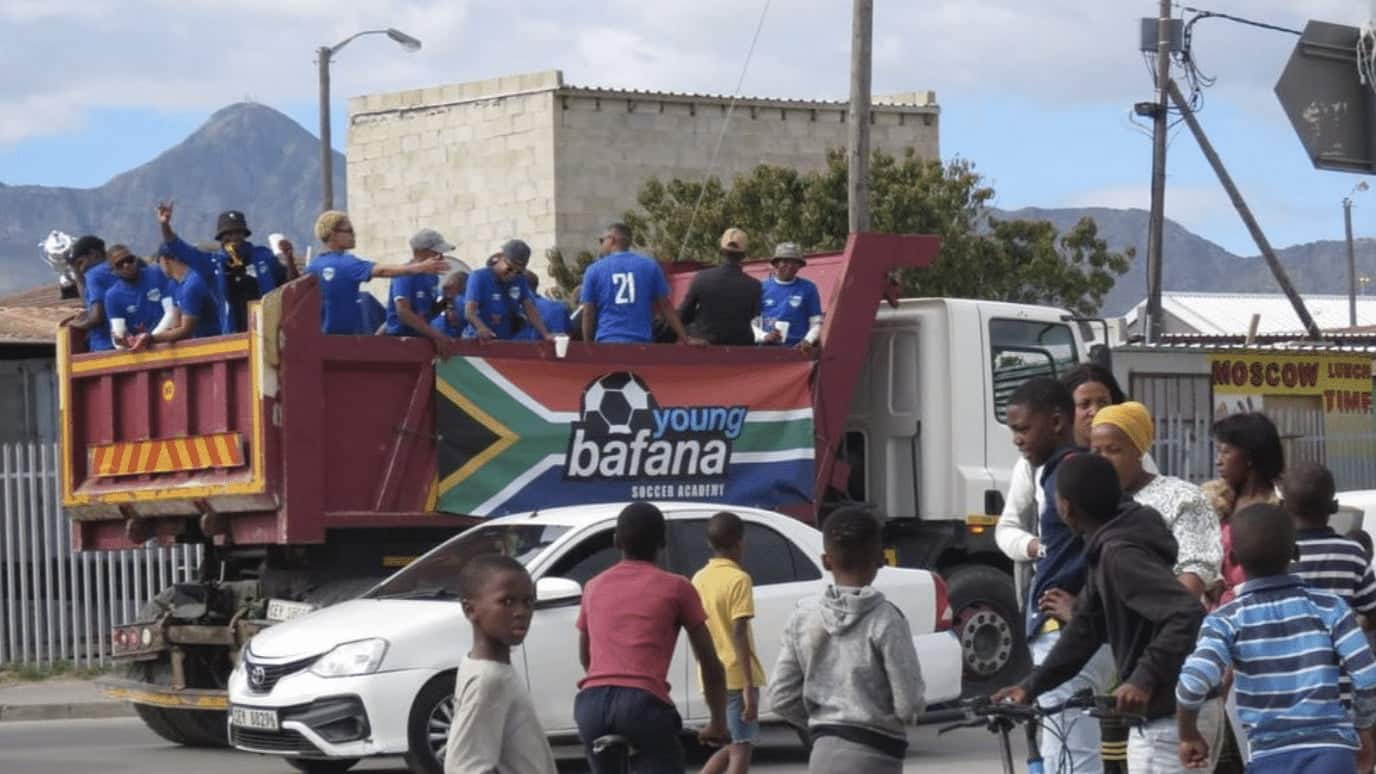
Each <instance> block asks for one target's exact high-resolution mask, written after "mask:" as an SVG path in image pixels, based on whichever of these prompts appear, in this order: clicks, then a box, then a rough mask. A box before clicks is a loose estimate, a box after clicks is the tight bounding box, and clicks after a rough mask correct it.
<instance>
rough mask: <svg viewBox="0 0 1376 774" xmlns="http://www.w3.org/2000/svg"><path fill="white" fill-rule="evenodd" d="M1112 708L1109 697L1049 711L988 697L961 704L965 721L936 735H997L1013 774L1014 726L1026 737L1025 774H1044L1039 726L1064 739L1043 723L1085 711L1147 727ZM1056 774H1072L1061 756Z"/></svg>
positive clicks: (1081, 698) (1008, 773)
mask: <svg viewBox="0 0 1376 774" xmlns="http://www.w3.org/2000/svg"><path fill="white" fill-rule="evenodd" d="M1114 705H1115V699H1114V698H1113V697H1112V696H1095V695H1093V694H1090V693H1081V694H1076V695H1075V696H1072V697H1070V698H1069V699H1067V700H1066V701H1065V702H1064V703H1062V704H1057V705H1055V706H1052V707H1040V706H1037V705H1036V704H1012V703H1007V702H994V701H991V700H990V699H989V698H988V697H981V698H976V699H969V700H966V701H964V702H961V705H960V707H961V709H962V710H963V711H964V713H965V719H964V720H960V721H957V722H955V723H951V724H950V725H946V726H942V727H941V728H940V729H938V730H937V734H945V733H948V732H950V731H955V730H956V729H960V728H984V729H987V730H988V731H989V732H990V733H993V734H997V735H998V737H999V747H1000V750H999V751H1000V753H1001V755H1002V759H1003V771H1004V774H1016V771H1015V770H1014V768H1013V744H1012V742H1011V741H1010V739H1009V734H1011V733H1012V731H1013V728H1014V727H1015V726H1018V725H1021V726H1022V727H1023V730H1024V732H1025V733H1026V735H1027V772H1028V774H1043V772H1045V770H1046V769H1045V762H1044V761H1043V760H1042V758H1041V754H1040V753H1039V752H1038V750H1039V745H1038V744H1037V728H1038V726H1039V725H1041V726H1044V728H1045V732H1046V733H1052V734H1057V735H1058V736H1061V737H1064V735H1065V733H1064V732H1063V731H1062V730H1060V729H1058V728H1056V727H1054V724H1053V723H1046V724H1043V723H1042V721H1044V720H1048V719H1052V718H1054V717H1055V716H1057V715H1059V714H1060V713H1062V712H1064V711H1065V710H1069V709H1081V710H1087V711H1088V714H1089V716H1090V717H1094V718H1113V719H1117V720H1119V721H1121V722H1123V723H1124V724H1126V725H1127V726H1129V727H1135V726H1140V725H1142V724H1144V723H1146V718H1145V717H1143V716H1141V715H1135V714H1127V713H1121V712H1118V711H1116V710H1115V709H1114ZM1055 771H1056V773H1057V774H1073V772H1074V765H1073V764H1071V763H1070V760H1069V756H1068V755H1065V756H1062V759H1061V760H1060V761H1059V762H1058V763H1057V766H1056V769H1055Z"/></svg>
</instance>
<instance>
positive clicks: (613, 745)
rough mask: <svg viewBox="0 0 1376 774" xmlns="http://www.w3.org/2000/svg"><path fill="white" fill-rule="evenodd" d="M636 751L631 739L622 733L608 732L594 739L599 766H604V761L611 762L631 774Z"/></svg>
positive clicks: (593, 750) (622, 771)
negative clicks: (632, 760)
mask: <svg viewBox="0 0 1376 774" xmlns="http://www.w3.org/2000/svg"><path fill="white" fill-rule="evenodd" d="M636 752H637V751H636V749H635V747H633V746H632V745H631V740H629V739H627V738H626V737H624V736H622V735H621V734H606V735H604V736H599V737H597V738H596V739H594V740H592V754H593V757H595V758H596V759H597V761H598V768H603V766H602V764H604V763H610V764H611V765H612V766H613V767H614V769H615V770H616V771H619V772H621V774H630V771H631V759H632V758H634V757H635V756H636ZM603 770H604V771H605V770H606V769H603Z"/></svg>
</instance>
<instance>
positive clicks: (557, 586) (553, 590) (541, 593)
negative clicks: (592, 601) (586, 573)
mask: <svg viewBox="0 0 1376 774" xmlns="http://www.w3.org/2000/svg"><path fill="white" fill-rule="evenodd" d="M582 596H583V586H582V585H581V584H579V583H578V581H576V580H571V579H569V578H541V579H540V580H538V581H536V582H535V603H536V605H538V606H539V607H557V606H560V605H565V604H573V603H575V602H577V601H578V600H579V599H580V598H582Z"/></svg>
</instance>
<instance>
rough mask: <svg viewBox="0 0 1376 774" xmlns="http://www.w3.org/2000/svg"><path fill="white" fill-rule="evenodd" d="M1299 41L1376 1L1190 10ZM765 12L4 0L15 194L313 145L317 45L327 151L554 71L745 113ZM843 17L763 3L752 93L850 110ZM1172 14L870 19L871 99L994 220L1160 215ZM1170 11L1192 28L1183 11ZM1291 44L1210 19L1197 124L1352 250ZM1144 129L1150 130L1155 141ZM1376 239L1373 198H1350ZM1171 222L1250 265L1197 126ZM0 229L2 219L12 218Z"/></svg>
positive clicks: (0, 16) (474, 3)
mask: <svg viewBox="0 0 1376 774" xmlns="http://www.w3.org/2000/svg"><path fill="white" fill-rule="evenodd" d="M1191 2H1192V3H1193V4H1195V5H1197V6H1198V7H1200V8H1205V9H1209V10H1213V11H1218V12H1223V13H1231V14H1234V15H1239V16H1245V17H1247V18H1250V19H1255V20H1258V21H1265V22H1268V23H1271V24H1275V25H1279V26H1283V27H1290V28H1303V26H1304V24H1305V21H1306V20H1307V19H1318V20H1324V21H1330V22H1335V23H1341V24H1350V25H1353V26H1360V25H1361V24H1363V23H1365V22H1366V21H1367V20H1368V18H1370V17H1371V16H1372V14H1373V10H1372V7H1371V6H1372V5H1376V0H1191ZM764 5H765V2H764V0H584V2H572V0H235V1H234V2H228V1H227V0H4V2H3V3H0V40H4V41H5V45H4V46H0V72H5V73H6V74H7V77H5V78H3V79H0V183H5V184H9V185H14V184H39V185H61V186H73V187H93V186H98V185H100V184H102V183H104V182H105V181H106V180H108V179H109V178H110V177H112V176H113V175H115V174H118V173H119V172H122V171H125V170H127V169H130V168H133V167H135V166H137V165H139V164H142V163H144V162H147V161H149V160H151V159H152V158H154V157H155V156H156V155H157V154H158V153H160V152H161V151H163V150H165V149H166V148H168V147H170V146H172V145H174V144H175V143H177V142H178V141H180V140H181V139H182V138H184V137H185V136H186V135H188V134H190V133H191V132H193V131H194V130H195V129H196V127H198V126H199V125H200V124H201V123H202V122H204V121H205V120H206V118H208V117H209V116H210V114H211V113H213V112H214V111H215V110H216V109H218V108H220V107H223V106H224V105H226V104H229V103H231V102H236V101H239V100H243V99H251V100H254V101H257V102H260V103H263V104H266V105H270V106H272V107H274V108H277V109H278V110H281V111H283V112H285V113H286V114H288V115H289V116H291V117H292V118H294V119H295V120H297V121H298V122H300V123H301V124H302V125H303V126H305V127H306V128H307V129H309V130H310V131H311V132H312V133H315V132H316V131H317V128H318V122H319V114H318V90H317V70H316V66H315V49H316V48H317V47H319V46H322V45H331V44H334V43H337V42H339V41H340V40H342V39H344V38H347V37H348V36H349V35H351V34H353V33H354V32H357V31H360V30H367V29H376V28H384V27H395V28H398V29H401V30H403V31H405V32H407V33H409V34H411V35H414V36H415V37H417V38H420V39H421V40H422V41H423V44H424V45H423V48H422V49H421V51H419V52H416V53H408V52H406V51H405V50H403V49H402V48H401V47H400V46H398V45H396V44H395V43H393V42H392V41H391V40H389V39H387V38H386V37H383V36H381V35H373V36H366V37H363V38H360V39H357V40H355V41H353V42H352V43H350V44H349V46H348V47H347V48H345V49H344V50H342V51H341V52H339V53H338V54H337V55H336V56H335V58H334V61H333V65H332V69H331V75H332V84H333V95H332V96H333V99H332V101H331V113H332V116H333V126H334V139H335V145H336V146H337V147H339V148H340V149H341V150H343V145H344V142H345V131H346V130H345V127H346V125H347V99H348V98H349V97H350V96H356V95H359V94H368V93H377V92H387V91H396V90H401V89H412V88H419V87H424V86H434V85H440V84H446V83H458V82H464V81H469V80H478V79H483V78H489V77H494V76H499V75H508V74H514V73H521V72H533V71H538V70H546V69H561V70H563V71H564V77H565V82H566V83H571V84H578V85H588V86H612V87H623V88H640V89H653V90H668V91H688V92H707V93H724V94H730V93H732V92H733V91H734V90H735V87H736V83H737V81H738V80H739V79H740V77H741V70H742V65H743V64H744V63H745V58H746V52H747V50H748V49H749V47H750V42H751V38H752V36H753V35H754V33H755V29H756V23H757V21H758V19H759V16H760V12H761V9H762V8H763V7H764ZM850 5H851V4H850V3H848V2H844V0H770V2H769V7H768V10H767V12H766V14H765V17H764V23H763V26H762V28H761V31H760V36H759V41H758V44H757V46H756V49H755V52H754V56H753V58H752V59H751V62H750V66H749V68H748V69H747V70H746V71H745V77H744V81H743V85H742V88H741V91H742V93H744V94H746V95H749V96H767V97H783V98H809V99H845V98H846V95H847V92H848V84H849V56H850ZM1157 5H1158V4H1157V0H1039V2H1027V0H921V1H920V2H918V1H917V0H875V21H874V71H873V90H874V93H875V94H884V93H894V92H904V91H915V90H934V91H935V92H936V95H937V101H938V103H939V104H940V106H941V110H942V113H941V119H940V121H941V124H940V127H941V128H940V133H941V139H940V142H941V153H942V156H943V157H944V158H946V159H951V158H955V157H961V158H965V159H969V160H971V161H973V162H974V163H975V164H976V165H977V168H978V169H979V170H980V171H981V172H982V173H983V174H984V175H985V176H986V177H987V178H988V180H989V181H990V182H991V183H992V184H993V186H994V188H995V190H996V191H997V192H998V196H997V199H996V201H995V202H994V203H995V205H996V206H999V207H1002V208H1006V209H1012V208H1018V207H1025V206H1036V207H1066V206H1104V207H1139V208H1143V209H1145V208H1147V207H1148V206H1149V201H1150V200H1149V189H1150V170H1151V140H1150V136H1149V135H1148V134H1146V133H1145V132H1144V130H1143V128H1142V126H1140V125H1134V123H1133V122H1132V121H1131V120H1130V112H1131V107H1132V105H1133V103H1135V102H1139V101H1144V100H1149V99H1151V98H1152V96H1153V89H1152V80H1151V75H1150V73H1149V71H1148V69H1147V67H1146V64H1145V63H1144V61H1143V58H1142V55H1141V53H1140V52H1139V51H1138V50H1137V49H1138V25H1139V21H1138V19H1139V18H1140V17H1144V16H1153V15H1155V13H1156V9H1157ZM1176 12H1177V13H1181V12H1182V11H1181V10H1180V9H1179V8H1177V10H1176ZM1296 40H1297V38H1296V37H1295V36H1293V35H1289V34H1286V33H1281V32H1274V31H1269V30H1261V29H1255V28H1251V27H1246V26H1243V25H1240V24H1236V23H1233V22H1229V21H1225V20H1220V19H1208V20H1205V21H1201V22H1200V23H1199V24H1198V25H1196V27H1195V35H1194V49H1193V50H1194V55H1195V58H1196V61H1198V62H1199V64H1200V66H1201V69H1202V70H1203V71H1204V72H1205V73H1206V74H1207V75H1210V76H1213V77H1215V78H1216V79H1217V81H1216V84H1215V85H1214V86H1213V87H1212V88H1210V89H1208V90H1207V91H1206V93H1205V106H1204V109H1203V111H1202V112H1201V113H1200V114H1199V119H1200V121H1201V123H1202V124H1203V125H1204V129H1205V131H1206V132H1207V133H1208V134H1209V135H1210V137H1211V139H1212V140H1213V143H1214V145H1215V146H1216V148H1217V149H1218V151H1219V153H1220V155H1221V156H1222V158H1223V160H1224V162H1225V163H1226V164H1227V165H1228V166H1229V170H1230V172H1231V173H1232V175H1233V177H1234V179H1235V180H1236V181H1237V183H1238V185H1239V187H1240V188H1241V190H1242V192H1243V195H1244V196H1245V197H1246V198H1247V199H1248V202H1249V204H1251V206H1252V207H1253V208H1254V210H1255V211H1256V214H1257V216H1258V219H1259V220H1260V222H1261V224H1262V228H1263V230H1264V231H1265V232H1266V233H1267V236H1268V237H1269V238H1270V241H1271V242H1272V243H1273V244H1274V245H1276V246H1278V247H1279V246H1287V245H1292V244H1300V243H1305V242H1312V241H1317V240H1322V239H1341V238H1342V236H1343V221H1342V207H1341V202H1342V199H1343V198H1344V197H1345V196H1347V195H1348V194H1349V192H1351V191H1352V189H1353V187H1354V186H1355V185H1356V184H1357V183H1358V182H1359V181H1360V180H1362V179H1363V178H1362V177H1361V176H1358V175H1353V174H1347V173H1339V172H1326V171H1319V170H1315V169H1314V168H1313V166H1312V165H1311V164H1310V162H1309V159H1308V157H1307V156H1306V155H1305V152H1304V150H1303V148H1302V146H1301V145H1300V142H1299V140H1298V138H1297V137H1296V135H1295V133H1294V130H1293V129H1292V127H1291V125H1290V122H1289V120H1288V119H1287V118H1286V116H1285V114H1284V112H1283V111H1282V110H1281V108H1280V105H1279V103H1278V102H1277V100H1276V97H1275V95H1274V92H1273V89H1274V86H1275V82H1276V79H1277V78H1278V77H1279V76H1280V73H1281V71H1282V69H1283V68H1284V67H1285V64H1286V61H1287V59H1288V58H1289V56H1290V52H1291V50H1292V49H1293V47H1294V45H1295V42H1296ZM1140 121H1141V119H1139V122H1140ZM1354 201H1355V207H1354V211H1353V217H1354V227H1355V230H1356V233H1357V235H1358V236H1359V237H1363V236H1376V190H1373V191H1371V192H1368V193H1364V194H1362V193H1359V194H1356V195H1355V196H1354ZM1166 202H1167V205H1166V209H1167V215H1168V216H1169V217H1171V218H1173V219H1175V220H1177V221H1179V222H1180V223H1181V224H1183V225H1184V226H1185V227H1186V228H1189V229H1190V230H1192V231H1194V232H1195V233H1197V234H1199V235H1201V236H1204V237H1206V238H1208V239H1212V240H1213V241H1215V242H1217V243H1219V244H1221V245H1222V246H1224V247H1225V248H1227V249H1229V250H1231V251H1233V252H1235V253H1238V254H1240V255H1255V254H1257V252H1258V251H1257V249H1256V248H1255V246H1254V245H1253V243H1252V242H1251V239H1250V237H1249V236H1248V233H1247V231H1246V229H1245V228H1244V227H1243V226H1242V223H1241V221H1240V219H1239V218H1238V216H1237V214H1236V212H1234V210H1233V209H1232V206H1231V205H1230V203H1229V201H1228V199H1227V197H1226V195H1225V194H1224V193H1223V190H1222V188H1221V187H1220V186H1219V185H1218V183H1217V180H1216V179H1215V178H1214V176H1213V173H1212V171H1211V170H1210V169H1209V167H1208V165H1207V163H1206V162H1205V160H1204V158H1203V156H1202V155H1201V153H1200V152H1199V150H1198V148H1197V146H1196V145H1195V142H1194V140H1193V138H1192V137H1191V136H1190V134H1189V133H1188V131H1187V130H1186V129H1185V128H1184V127H1183V126H1180V127H1178V128H1177V129H1176V130H1175V132H1174V133H1173V134H1172V138H1171V142H1170V147H1169V152H1168V188H1167V194H1166ZM0 218H3V213H0Z"/></svg>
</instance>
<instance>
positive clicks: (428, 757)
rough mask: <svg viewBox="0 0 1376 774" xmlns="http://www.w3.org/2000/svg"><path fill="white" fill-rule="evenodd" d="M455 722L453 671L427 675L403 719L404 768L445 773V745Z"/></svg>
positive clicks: (421, 772)
mask: <svg viewBox="0 0 1376 774" xmlns="http://www.w3.org/2000/svg"><path fill="white" fill-rule="evenodd" d="M453 722H454V673H453V672H444V673H442V674H438V675H435V676H434V677H432V678H430V682H428V683H426V684H425V685H424V686H422V687H421V689H420V692H419V693H417V694H416V700H415V702H413V703H412V704H411V715H410V717H409V719H408V720H407V721H406V741H407V748H408V749H407V751H406V767H407V768H409V769H410V770H411V771H412V772H413V774H444V747H445V745H446V744H447V743H448V742H449V727H450V726H451V725H452V724H453Z"/></svg>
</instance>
